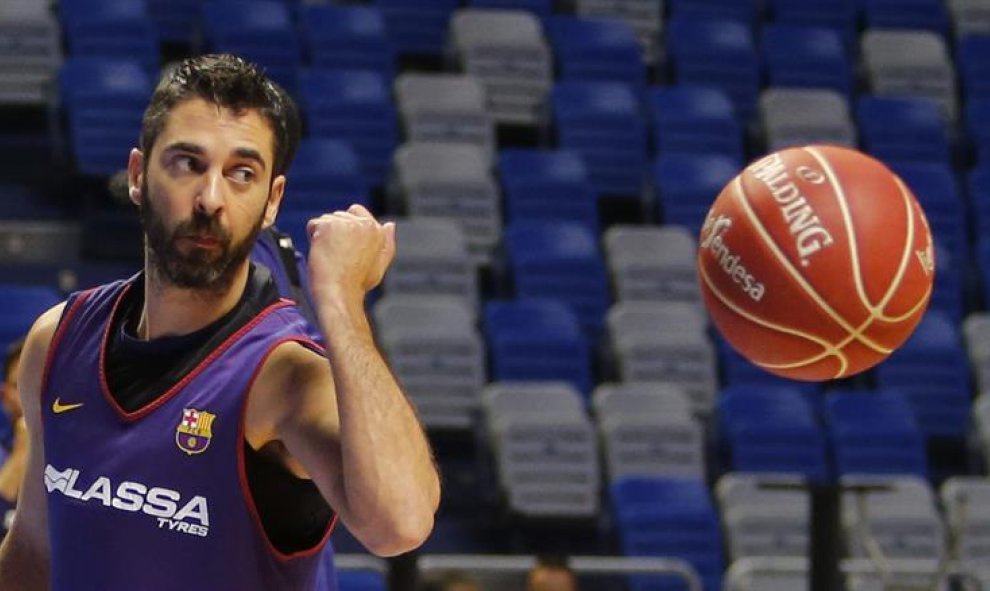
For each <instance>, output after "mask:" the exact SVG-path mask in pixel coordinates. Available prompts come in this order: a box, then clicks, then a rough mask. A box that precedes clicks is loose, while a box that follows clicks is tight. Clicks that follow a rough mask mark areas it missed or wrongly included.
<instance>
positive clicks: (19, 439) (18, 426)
mask: <svg viewBox="0 0 990 591" xmlns="http://www.w3.org/2000/svg"><path fill="white" fill-rule="evenodd" d="M23 347H24V341H23V339H18V340H17V341H15V342H14V343H12V344H11V345H10V346H9V347H8V348H7V354H6V356H5V357H4V365H3V367H4V373H3V386H2V391H0V396H2V398H3V400H2V402H3V410H4V413H5V414H6V415H7V420H8V422H9V423H10V435H9V437H8V438H7V440H6V441H3V442H2V443H3V450H4V452H5V455H6V457H5V458H4V459H3V462H2V464H0V538H2V537H3V536H4V535H5V534H6V533H7V530H8V529H9V528H10V522H11V519H12V518H13V516H14V507H15V506H16V505H17V493H18V491H19V490H20V486H21V479H22V478H23V477H24V464H25V460H26V458H27V439H28V438H27V428H26V427H25V425H24V416H23V414H24V413H23V412H22V411H21V398H20V393H19V392H18V389H17V374H18V367H19V366H20V363H21V350H22V349H23Z"/></svg>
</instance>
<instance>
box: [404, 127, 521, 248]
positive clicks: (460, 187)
mask: <svg viewBox="0 0 990 591" xmlns="http://www.w3.org/2000/svg"><path fill="white" fill-rule="evenodd" d="M393 162H394V171H393V178H392V180H391V183H390V186H389V193H390V198H391V199H393V200H397V201H400V202H401V203H400V204H395V207H394V208H390V209H391V210H392V211H398V210H400V209H404V210H405V211H406V212H407V213H408V215H409V216H410V217H414V218H415V217H434V218H436V217H439V218H449V219H453V220H456V221H457V222H459V223H460V224H461V228H462V229H463V230H464V235H465V236H466V237H467V243H468V250H469V251H470V253H471V258H472V260H473V261H474V262H476V263H487V262H489V261H490V260H491V257H492V247H494V246H495V244H496V243H497V242H498V240H499V237H500V235H501V232H502V220H501V214H500V205H499V203H500V200H501V198H500V193H499V188H498V184H497V183H496V181H495V178H494V176H493V175H492V171H491V168H490V166H489V160H488V158H487V156H486V155H485V151H484V150H483V149H481V148H479V147H477V146H472V145H469V144H438V143H406V144H403V145H402V146H400V147H399V149H398V150H396V152H395V156H394V161H393Z"/></svg>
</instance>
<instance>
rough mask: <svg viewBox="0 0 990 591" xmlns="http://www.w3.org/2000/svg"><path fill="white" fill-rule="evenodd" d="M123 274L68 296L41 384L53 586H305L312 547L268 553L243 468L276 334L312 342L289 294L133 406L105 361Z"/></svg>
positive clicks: (250, 589)
mask: <svg viewBox="0 0 990 591" xmlns="http://www.w3.org/2000/svg"><path fill="white" fill-rule="evenodd" d="M129 286H130V283H129V282H117V283H113V284H110V285H107V286H103V287H99V288H96V289H94V290H90V291H88V292H83V293H82V294H79V295H76V296H73V297H72V298H70V299H69V302H68V304H67V305H66V311H65V312H64V314H63V318H62V321H61V324H60V325H59V328H58V330H57V332H56V333H55V337H54V339H53V341H52V346H51V352H50V353H49V358H48V362H47V367H46V371H45V382H44V386H43V387H42V400H41V403H42V408H43V427H44V438H45V463H46V466H45V487H46V490H47V491H48V529H49V537H50V541H51V573H52V579H51V582H52V587H51V588H52V590H53V591H66V590H70V589H71V590H72V591H83V590H94V591H96V590H100V591H117V590H121V591H123V590H131V589H141V590H142V591H159V590H160V591H165V590H173V589H184V590H186V591H198V590H202V591H220V590H227V589H230V590H235V589H236V590H237V591H255V590H257V591H267V590H273V589H279V590H283V589H284V590H286V591H289V590H291V591H296V590H306V591H309V590H312V589H313V588H314V585H315V580H316V569H317V563H318V560H319V552H320V549H321V548H322V546H323V544H324V543H325V542H326V539H327V538H328V537H329V530H330V528H328V531H327V533H326V535H324V537H323V541H322V542H321V543H320V544H318V545H317V546H316V547H315V548H312V549H309V550H307V551H305V552H299V553H296V554H293V555H288V556H287V555H284V554H282V553H280V552H278V551H277V550H276V549H275V548H274V547H272V545H271V543H270V542H269V541H268V538H267V537H266V535H265V533H264V529H263V527H262V525H261V522H260V520H259V519H258V514H257V509H256V508H255V506H254V502H253V500H252V498H251V494H250V491H249V489H248V484H247V479H246V476H245V471H244V456H243V453H244V452H243V445H244V444H243V442H244V413H245V410H246V408H247V404H246V402H247V392H248V391H249V389H250V387H251V385H252V383H253V381H254V379H255V378H256V376H257V371H258V369H259V368H260V367H261V366H262V364H263V362H264V360H265V358H266V357H267V356H268V355H269V354H270V353H271V352H272V351H273V350H274V349H275V347H276V346H278V345H279V344H281V343H284V342H286V341H296V342H300V343H303V344H305V345H307V346H310V347H313V348H316V347H317V346H316V345H315V344H314V343H312V341H310V340H309V339H308V338H307V337H306V329H305V321H304V320H303V319H302V317H301V316H300V315H299V313H298V312H297V311H296V309H295V307H294V306H292V305H291V303H290V302H287V301H281V302H278V303H275V304H272V305H271V306H269V307H267V308H266V309H265V310H264V311H263V312H261V313H260V314H259V315H258V316H257V317H255V318H254V319H253V320H251V321H250V322H249V323H248V324H246V325H245V326H244V327H242V328H241V329H240V330H239V331H237V332H236V333H234V334H233V335H232V336H231V337H230V338H228V339H227V340H226V341H225V342H224V343H223V344H221V345H220V346H218V347H217V348H216V349H214V350H213V351H212V352H211V353H210V354H209V355H207V356H206V357H205V358H204V359H202V360H201V361H200V362H199V363H198V365H196V367H195V368H194V369H193V370H192V371H190V372H189V373H188V374H187V375H186V376H185V377H184V378H182V379H181V380H180V381H179V382H178V383H177V384H176V385H175V386H174V387H172V388H171V389H169V390H168V391H167V392H165V393H163V394H162V395H160V396H159V397H157V398H156V399H155V400H154V402H152V403H150V404H148V405H147V406H145V407H143V408H140V409H138V410H136V411H135V412H133V413H128V412H126V411H124V410H123V409H122V408H120V406H119V405H118V404H117V403H116V401H115V400H114V398H113V396H112V395H111V394H110V392H109V390H108V388H107V384H106V376H105V374H104V367H105V363H104V356H105V354H106V347H107V342H108V341H107V339H108V332H109V327H110V324H111V318H112V316H113V312H114V310H115V309H116V306H117V304H118V303H119V302H120V300H121V298H122V296H123V294H124V292H125V291H126V290H127V289H129Z"/></svg>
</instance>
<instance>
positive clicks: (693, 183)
mask: <svg viewBox="0 0 990 591" xmlns="http://www.w3.org/2000/svg"><path fill="white" fill-rule="evenodd" d="M740 168H741V167H740V163H739V162H738V161H736V160H734V159H732V158H730V157H728V156H720V155H711V154H698V155H695V154H661V155H660V156H659V157H658V158H657V160H656V162H655V163H654V166H653V181H654V186H655V189H656V192H657V204H656V205H657V207H658V208H659V210H660V214H659V215H660V219H661V220H663V223H664V224H676V225H678V226H685V227H687V228H688V229H689V230H690V231H691V233H692V234H693V235H695V236H697V235H698V232H699V231H700V230H701V225H702V223H703V222H704V221H705V215H707V213H708V210H709V209H710V208H711V206H712V203H714V202H715V198H716V197H718V194H719V193H720V192H721V191H722V188H723V187H725V185H726V184H727V183H728V182H729V181H730V180H732V179H733V177H735V176H736V174H738V173H739V171H740Z"/></svg>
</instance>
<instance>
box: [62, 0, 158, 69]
mask: <svg viewBox="0 0 990 591" xmlns="http://www.w3.org/2000/svg"><path fill="white" fill-rule="evenodd" d="M59 15H60V17H61V19H62V26H63V28H64V30H65V39H66V43H67V46H68V47H67V48H68V53H69V54H70V55H74V56H98V57H108V58H118V57H119V56H122V55H124V56H128V58H130V59H135V60H138V61H139V62H141V64H142V65H143V66H144V67H145V68H146V69H147V71H148V74H149V75H152V76H153V77H157V73H158V68H159V65H160V61H161V60H160V56H159V53H158V29H157V27H156V26H155V23H154V21H152V20H151V17H150V16H149V15H148V4H147V1H146V0H64V1H63V2H61V3H59Z"/></svg>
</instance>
